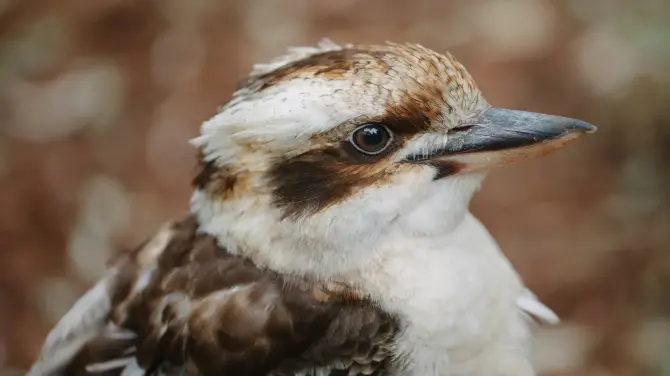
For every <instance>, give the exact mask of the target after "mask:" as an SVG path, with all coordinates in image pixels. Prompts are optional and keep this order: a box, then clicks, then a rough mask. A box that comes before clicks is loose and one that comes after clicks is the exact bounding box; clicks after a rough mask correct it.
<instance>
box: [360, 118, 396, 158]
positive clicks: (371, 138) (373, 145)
mask: <svg viewBox="0 0 670 376" xmlns="http://www.w3.org/2000/svg"><path fill="white" fill-rule="evenodd" d="M391 141H393V136H392V135H391V132H390V131H389V130H388V128H386V126H385V125H383V124H365V125H362V126H360V127H358V128H356V130H355V131H353V133H351V143H352V144H353V145H354V147H355V148H356V149H358V150H359V151H360V152H362V153H365V154H370V155H374V154H379V153H381V152H382V151H384V150H385V149H386V148H387V147H388V146H389V145H390V144H391Z"/></svg>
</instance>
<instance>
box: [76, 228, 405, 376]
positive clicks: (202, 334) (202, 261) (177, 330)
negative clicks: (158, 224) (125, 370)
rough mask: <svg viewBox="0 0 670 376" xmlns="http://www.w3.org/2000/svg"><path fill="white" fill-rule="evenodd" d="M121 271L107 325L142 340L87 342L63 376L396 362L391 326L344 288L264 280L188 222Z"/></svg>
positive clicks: (354, 371)
mask: <svg viewBox="0 0 670 376" xmlns="http://www.w3.org/2000/svg"><path fill="white" fill-rule="evenodd" d="M114 267H115V270H117V273H116V275H115V279H114V283H113V284H112V286H111V292H110V296H111V300H112V312H110V317H109V323H110V324H112V325H114V327H118V328H122V329H123V330H130V331H132V332H134V333H135V334H136V337H135V338H134V339H132V340H129V339H123V340H112V339H107V338H99V339H96V340H95V341H92V342H90V343H89V344H88V345H87V346H86V347H85V348H83V349H82V350H81V351H80V352H79V353H78V354H77V356H76V357H75V358H74V359H73V360H72V361H71V362H70V364H69V365H68V368H67V369H66V370H65V373H64V374H66V375H79V374H93V373H87V372H86V371H85V369H84V367H85V366H87V365H89V366H90V365H91V363H96V362H102V363H103V364H105V363H107V367H98V368H99V369H106V368H112V369H111V370H107V371H105V372H103V373H96V374H103V375H112V374H120V372H121V371H122V367H120V368H117V369H113V367H110V365H113V364H115V363H114V362H113V361H114V360H116V359H123V358H127V357H128V356H129V354H130V356H134V357H135V359H134V361H136V362H137V364H138V365H139V366H140V368H142V369H144V370H145V371H146V372H147V373H151V372H153V371H156V373H160V374H171V373H172V372H173V371H174V373H177V372H179V373H180V374H181V373H182V372H186V374H188V375H249V376H251V375H259V376H262V375H278V376H284V375H286V376H288V375H295V374H298V373H303V374H306V375H309V374H310V372H316V371H317V370H319V371H320V373H319V374H320V375H323V374H328V373H326V371H327V370H330V371H329V372H330V373H329V374H331V375H345V374H346V375H359V374H360V375H363V374H365V375H382V374H384V372H385V370H387V369H388V367H389V364H390V362H391V360H392V355H393V354H392V343H393V336H394V334H395V333H396V332H397V330H398V323H397V321H396V319H395V318H394V317H392V316H390V315H388V314H386V313H384V312H383V311H382V310H380V309H379V308H377V307H376V306H375V305H374V304H372V303H371V302H370V301H368V300H366V299H364V298H361V297H359V296H356V295H355V294H353V292H352V290H351V289H349V288H347V287H346V286H342V285H338V284H333V283H317V282H315V281H309V280H306V279H302V278H297V277H289V276H283V275H279V274H276V273H273V272H270V271H265V270H260V269H258V268H256V267H255V266H254V265H253V264H251V263H250V262H249V261H247V260H245V259H243V258H240V257H236V256H233V255H231V254H229V253H227V252H226V251H225V250H223V249H221V248H219V247H218V246H217V244H216V241H215V239H214V238H212V237H210V236H207V235H204V234H199V233H198V232H197V223H196V221H195V220H194V219H193V218H191V217H189V218H187V219H185V220H182V221H179V222H175V223H173V224H170V225H168V226H166V227H165V228H163V229H162V230H161V231H159V232H158V233H157V235H156V236H155V237H154V238H153V239H151V240H150V241H148V242H146V243H145V244H143V245H142V246H141V247H138V249H136V250H135V251H133V252H131V253H129V254H127V255H125V256H123V257H121V258H119V259H118V260H116V262H115V264H114ZM130 347H133V348H134V350H132V352H129V348H130ZM120 364H123V363H120Z"/></svg>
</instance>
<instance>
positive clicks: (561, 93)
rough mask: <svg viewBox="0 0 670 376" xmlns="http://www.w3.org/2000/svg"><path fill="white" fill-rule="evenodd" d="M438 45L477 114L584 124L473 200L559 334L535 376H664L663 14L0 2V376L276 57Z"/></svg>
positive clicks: (353, 1) (185, 179)
mask: <svg viewBox="0 0 670 376" xmlns="http://www.w3.org/2000/svg"><path fill="white" fill-rule="evenodd" d="M326 36H327V37H330V38H332V39H333V40H334V41H336V42H340V43H347V42H355V43H369V42H383V41H385V40H392V41H397V42H403V41H411V42H418V43H421V44H423V45H425V46H427V47H430V48H433V49H436V50H445V49H449V50H450V51H451V52H452V53H454V54H455V55H456V56H457V57H458V58H459V59H460V60H461V61H462V62H463V63H464V64H465V66H466V67H467V68H468V69H469V71H470V72H471V73H472V74H473V75H474V77H475V79H476V80H477V81H478V83H479V85H480V87H481V88H482V90H483V91H484V93H485V95H486V97H487V98H488V100H489V102H490V103H492V104H493V105H496V106H505V107H512V108H518V109H524V110H531V111H538V112H548V113H556V114H561V115H565V116H572V117H578V118H581V119H584V120H587V121H589V122H592V123H594V124H596V125H598V126H599V127H600V130H599V132H598V133H597V134H596V135H594V136H589V137H585V138H584V139H582V140H580V141H579V142H576V143H574V144H572V145H571V146H569V147H568V148H566V149H565V150H563V151H562V152H560V153H557V154H555V155H553V156H550V157H547V158H545V159H542V160H538V161H534V162H531V163H527V164H523V165H518V166H513V167H509V168H505V169H502V170H499V171H495V172H494V173H492V174H491V176H490V178H489V179H488V180H487V183H486V184H485V187H484V189H483V191H482V192H481V193H480V194H479V196H478V197H477V198H476V200H475V202H474V204H473V210H474V211H475V212H476V213H477V214H478V215H479V217H480V218H481V219H482V220H483V221H484V223H486V224H487V225H488V226H489V228H490V229H491V231H492V232H493V234H494V235H495V236H496V238H497V239H498V240H499V242H500V243H501V246H502V247H503V249H504V250H505V252H506V253H507V255H508V256H509V257H510V258H511V260H512V262H513V263H514V264H515V265H516V267H517V268H518V270H519V271H520V273H521V274H522V275H523V277H524V278H525V279H526V281H527V282H528V284H529V285H530V287H531V288H533V289H534V290H535V291H536V292H537V293H538V295H539V296H540V297H541V298H542V299H543V300H545V301H546V302H547V303H548V304H549V305H550V306H551V307H553V308H555V310H556V311H557V312H558V313H559V314H560V315H561V316H562V317H563V318H564V319H565V324H564V325H563V326H561V327H558V328H553V329H547V330H543V331H542V332H540V333H539V335H538V353H537V363H538V368H539V369H540V370H541V371H542V373H543V374H545V375H617V376H618V375H670V249H669V248H670V220H669V212H670V169H669V166H670V1H667V0H656V1H655V0H638V1H623V0H620V1H606V0H600V1H585V0H562V1H561V0H556V1H553V2H552V1H550V0H483V1H476V0H460V1H459V0H453V1H445V0H422V1H416V2H411V1H382V0H366V1H362V0H338V1H328V0H312V1H308V0H291V1H277V0H253V1H250V0H228V1H219V0H188V1H186V0H153V1H152V0H105V1H91V0H59V1H57V0H51V1H48V0H0V375H6V374H10V373H12V374H22V373H23V371H22V370H25V369H26V367H27V366H28V365H29V364H30V363H31V362H32V360H33V359H34V357H35V356H36V354H37V352H38V350H39V347H40V346H41V342H42V340H43V338H44V336H45V335H46V333H47V331H48V330H49V328H50V327H51V326H52V325H53V324H54V323H55V322H56V321H57V320H58V318H59V317H60V316H61V315H62V314H63V313H64V312H65V311H66V310H67V309H68V308H69V306H70V305H71V304H72V303H73V302H74V301H75V299H76V298H77V296H78V295H79V294H81V293H82V292H83V291H85V289H86V288H87V287H88V286H90V284H91V282H92V281H94V280H95V279H97V278H98V277H99V276H100V275H101V273H102V272H103V270H104V266H105V261H106V259H108V258H109V257H110V255H112V254H113V253H114V252H116V251H117V250H119V249H125V248H128V247H132V246H133V245H135V243H136V242H138V241H140V240H141V239H142V238H143V237H144V236H146V235H147V234H148V233H149V232H151V231H153V230H155V229H156V228H157V226H159V225H160V224H161V222H162V221H164V220H167V219H170V218H171V217H174V216H176V215H180V214H182V213H183V212H184V211H185V210H187V206H188V199H189V193H190V187H189V181H190V178H191V176H192V174H193V172H194V170H195V153H194V150H193V148H191V147H190V146H189V144H188V143H187V140H188V139H189V138H191V137H193V136H195V135H196V134H197V132H198V128H199V125H200V122H202V121H203V120H205V119H206V118H208V117H209V116H210V115H211V114H213V112H214V111H215V109H216V107H217V106H219V105H221V104H222V103H224V102H225V101H226V100H227V99H228V98H229V95H230V93H231V92H232V90H233V89H234V87H235V84H236V81H237V80H238V79H241V78H242V77H243V76H244V75H245V74H246V73H247V72H248V70H249V69H250V65H251V64H252V63H254V62H259V61H262V60H267V59H268V58H271V57H273V56H274V55H276V54H278V53H281V52H283V51H284V49H285V47H286V46H288V45H304V44H314V43H315V42H316V41H318V40H319V39H321V38H322V37H326Z"/></svg>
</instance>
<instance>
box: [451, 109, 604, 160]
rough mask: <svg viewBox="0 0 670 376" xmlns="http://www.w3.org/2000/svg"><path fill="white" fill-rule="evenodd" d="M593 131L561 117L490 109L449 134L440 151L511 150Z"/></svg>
mask: <svg viewBox="0 0 670 376" xmlns="http://www.w3.org/2000/svg"><path fill="white" fill-rule="evenodd" d="M596 129H597V128H596V127H595V126H594V125H592V124H589V123H586V122H584V121H581V120H576V119H571V118H566V117H561V116H553V115H544V114H537V113H534V112H525V111H516V110H507V109H503V108H490V109H488V110H486V111H484V112H483V113H482V114H481V115H480V116H479V117H478V118H476V119H475V120H474V121H473V122H471V123H467V124H465V125H464V126H462V127H460V128H457V129H455V130H454V131H452V134H450V135H449V139H448V140H447V144H446V146H445V149H444V150H443V152H444V153H445V154H451V155H453V154H459V153H474V152H480V151H498V150H505V149H514V148H520V147H524V146H531V145H536V144H539V143H547V142H551V141H555V140H559V139H562V138H564V137H567V136H572V135H578V134H582V133H593V132H595V131H596Z"/></svg>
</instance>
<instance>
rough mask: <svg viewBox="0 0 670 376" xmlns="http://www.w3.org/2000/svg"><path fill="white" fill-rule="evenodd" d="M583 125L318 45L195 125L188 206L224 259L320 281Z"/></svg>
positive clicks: (453, 76)
mask: <svg viewBox="0 0 670 376" xmlns="http://www.w3.org/2000/svg"><path fill="white" fill-rule="evenodd" d="M594 129H595V127H593V126H592V125H589V124H587V123H584V122H581V121H577V120H573V119H567V118H561V117H555V116H549V115H540V114H534V113H527V112H520V111H513V110H504V109H497V108H492V107H490V106H489V104H488V103H487V102H486V100H485V99H484V98H483V97H482V95H481V93H480V91H479V90H478V88H477V86H476V85H475V82H474V81H473V79H472V77H470V75H469V74H468V73H467V72H466V70H465V68H464V67H463V66H462V65H461V64H460V63H458V62H457V61H456V60H455V59H454V58H453V57H452V56H451V55H449V54H439V53H436V52H434V51H431V50H429V49H426V48H424V47H421V46H418V45H408V44H403V45H398V44H386V45H374V46H370V45H345V46H339V45H336V44H334V43H332V42H330V41H324V42H322V43H320V44H319V45H318V46H317V47H314V48H295V49H292V50H290V51H289V53H288V54H287V55H285V56H283V57H281V58H279V59H277V60H275V61H274V62H271V63H269V64H262V65H257V66H255V67H254V70H253V71H252V72H251V74H250V76H249V77H248V79H247V80H245V82H244V83H243V85H242V86H241V88H240V89H239V90H238V91H237V92H236V93H235V94H234V95H233V98H232V99H231V100H230V101H229V102H228V103H227V104H225V105H224V106H223V107H222V108H221V109H220V111H219V112H218V113H217V114H216V115H215V116H214V117H213V118H211V119H210V120H209V121H207V122H205V123H204V124H203V126H202V134H201V136H200V137H198V138H196V139H195V140H193V143H194V145H196V146H197V147H198V148H199V149H200V150H201V156H202V165H201V171H200V173H199V174H198V176H197V177H196V179H195V185H196V192H195V194H194V196H193V199H192V210H193V211H194V212H195V213H196V215H197V216H198V218H199V220H200V223H201V226H202V230H203V231H206V232H208V233H210V234H212V235H215V236H216V237H218V239H219V240H220V242H221V243H222V245H223V246H225V247H226V248H228V249H229V250H230V251H232V252H235V253H239V254H243V255H245V256H248V257H250V258H252V259H253V260H254V261H256V262H257V263H259V264H261V265H267V266H269V267H271V268H274V269H278V270H282V271H289V272H298V273H307V274H316V275H320V276H333V275H337V274H339V273H344V272H347V270H348V269H350V268H352V267H355V266H356V265H358V264H360V263H364V262H365V261H367V260H369V259H370V258H374V257H379V253H378V252H376V250H377V249H379V247H381V246H382V245H383V244H386V243H388V242H391V241H393V239H397V238H398V237H399V236H402V237H417V238H419V237H433V236H445V235H447V234H449V233H450V232H451V231H453V229H454V228H455V227H456V226H457V225H458V224H459V223H460V221H461V220H462V219H463V217H464V215H465V213H466V212H467V207H468V204H469V201H470V198H471V197H472V195H473V194H474V192H475V191H476V190H477V188H478V187H479V184H480V183H481V181H482V179H483V177H484V174H485V172H486V171H487V170H488V169H489V168H491V167H495V166H500V165H504V164H508V163H511V162H515V161H520V160H524V159H528V158H531V157H534V156H538V155H540V154H546V153H547V152H549V151H551V150H554V149H556V148H558V147H560V146H562V145H563V144H564V143H565V142H567V141H568V140H570V139H573V138H575V137H576V136H578V135H580V134H582V133H584V132H589V131H593V130H594Z"/></svg>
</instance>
